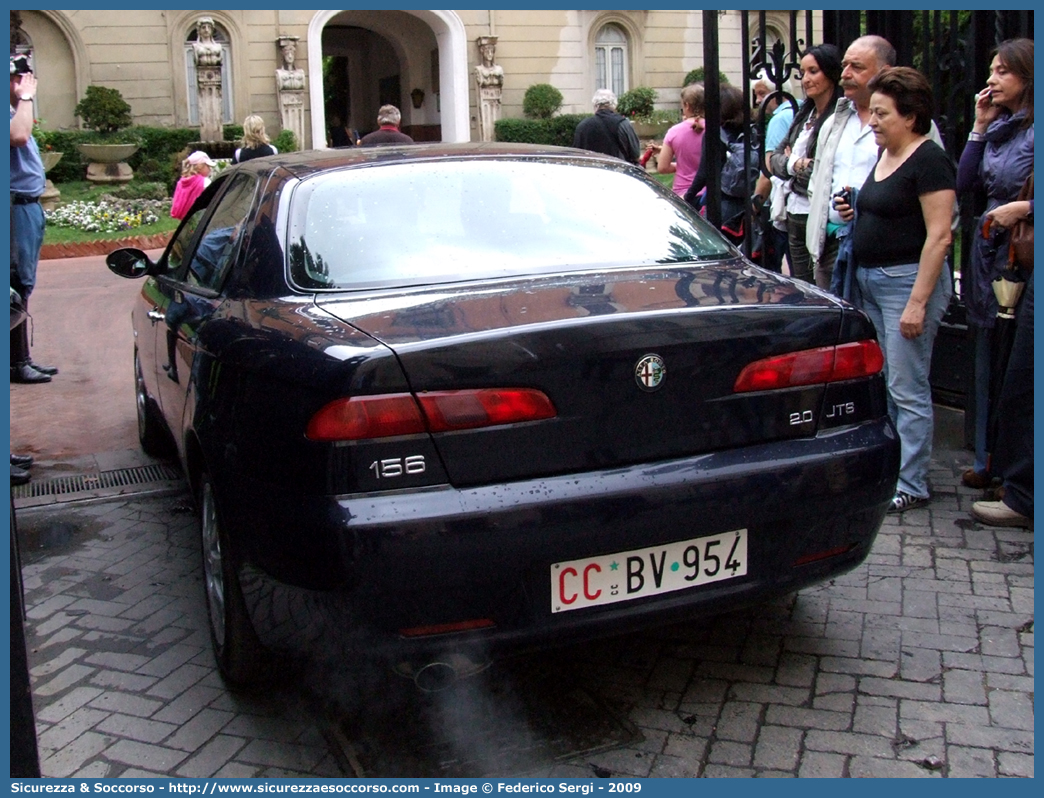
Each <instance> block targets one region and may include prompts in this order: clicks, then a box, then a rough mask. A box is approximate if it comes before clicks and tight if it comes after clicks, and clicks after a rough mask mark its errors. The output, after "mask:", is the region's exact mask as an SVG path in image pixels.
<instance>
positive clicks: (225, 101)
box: [185, 23, 235, 125]
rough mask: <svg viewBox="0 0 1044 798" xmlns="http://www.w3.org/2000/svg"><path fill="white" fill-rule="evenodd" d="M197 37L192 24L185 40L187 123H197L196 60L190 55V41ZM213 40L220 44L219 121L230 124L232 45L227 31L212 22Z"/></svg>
mask: <svg viewBox="0 0 1044 798" xmlns="http://www.w3.org/2000/svg"><path fill="white" fill-rule="evenodd" d="M198 39H199V31H198V30H197V29H196V27H195V26H193V28H192V30H190V31H189V35H188V38H187V39H186V40H185V80H186V82H187V83H186V85H187V88H188V92H187V93H188V112H189V124H190V125H198V124H199V92H198V91H197V90H196V60H195V58H193V56H192V43H193V42H194V41H196V40H198ZM214 41H216V42H218V43H219V44H220V45H221V121H222V122H223V123H225V124H226V125H227V124H230V123H231V122H233V121H234V120H235V116H234V115H233V108H232V47H231V45H230V43H229V38H228V33H227V32H226V31H225V29H224V28H222V27H221V26H220V25H218V24H217V23H214Z"/></svg>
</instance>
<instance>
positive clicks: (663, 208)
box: [289, 159, 735, 290]
mask: <svg viewBox="0 0 1044 798" xmlns="http://www.w3.org/2000/svg"><path fill="white" fill-rule="evenodd" d="M734 254H735V251H734V250H732V249H731V248H730V247H729V245H728V244H727V243H726V242H725V241H724V239H722V237H721V236H720V235H719V234H718V233H717V231H715V230H714V229H713V228H712V227H711V226H710V225H709V224H707V223H706V222H705V221H704V220H703V219H701V218H700V217H699V216H697V215H696V214H695V213H693V212H692V210H691V209H690V208H689V206H687V205H686V204H685V203H683V202H681V201H680V200H678V199H676V198H674V196H673V195H672V194H670V192H667V191H661V190H660V189H659V187H658V186H656V185H653V184H652V183H651V182H650V181H646V180H643V179H641V178H638V177H636V176H635V175H633V174H629V173H628V172H627V170H625V169H615V168H612V167H609V166H605V165H582V164H580V163H577V162H573V161H555V160H536V159H526V160H521V159H520V160H504V159H499V160H493V159H474V160H440V161H431V162H428V161H424V162H412V163H402V164H390V165H389V164H381V165H375V166H367V167H361V168H351V169H344V170H339V171H336V172H330V173H326V174H322V175H319V176H316V177H313V178H310V179H308V180H306V181H304V182H303V183H302V184H301V185H300V186H298V188H297V189H296V190H295V192H294V196H293V201H292V211H291V225H290V247H289V258H290V273H291V279H292V281H293V283H294V284H295V285H296V286H298V287H300V288H305V289H309V290H322V289H339V290H344V289H369V288H376V287H386V286H410V285H432V284H439V283H447V282H458V281H461V280H472V279H489V278H495V277H518V276H524V275H529V274H533V275H536V274H546V273H549V272H558V271H571V270H583V269H591V268H613V267H616V266H634V265H645V264H666V263H672V264H674V263H686V262H692V261H705V260H713V259H720V258H723V257H730V256H732V255H734Z"/></svg>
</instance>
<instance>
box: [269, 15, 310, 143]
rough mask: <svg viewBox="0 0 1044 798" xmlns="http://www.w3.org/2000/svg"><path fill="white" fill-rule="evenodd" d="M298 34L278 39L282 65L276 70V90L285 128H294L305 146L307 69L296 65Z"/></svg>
mask: <svg viewBox="0 0 1044 798" xmlns="http://www.w3.org/2000/svg"><path fill="white" fill-rule="evenodd" d="M297 41H298V37H297V36H287V35H283V36H280V37H279V38H278V39H277V40H276V44H277V46H278V47H279V54H280V58H281V60H282V66H281V67H280V68H279V69H277V70H276V90H277V92H278V97H279V113H280V116H281V119H282V122H283V130H292V131H293V132H294V135H295V136H296V137H297V144H298V146H299V147H303V146H304V104H305V103H304V100H305V71H304V70H303V69H298V68H296V67H295V66H294V63H295V62H296V60H297Z"/></svg>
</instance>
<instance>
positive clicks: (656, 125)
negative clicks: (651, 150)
mask: <svg viewBox="0 0 1044 798" xmlns="http://www.w3.org/2000/svg"><path fill="white" fill-rule="evenodd" d="M673 124H675V123H674V122H631V125H632V126H633V127H634V132H635V133H637V134H638V138H640V139H662V138H663V137H664V136H665V135H667V131H668V130H670V129H671V125H673Z"/></svg>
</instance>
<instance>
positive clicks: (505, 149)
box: [236, 142, 624, 178]
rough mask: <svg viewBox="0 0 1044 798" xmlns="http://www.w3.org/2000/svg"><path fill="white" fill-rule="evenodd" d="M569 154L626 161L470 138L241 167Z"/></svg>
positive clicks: (289, 156) (277, 158)
mask: <svg viewBox="0 0 1044 798" xmlns="http://www.w3.org/2000/svg"><path fill="white" fill-rule="evenodd" d="M552 157H553V158H568V159H569V160H573V161H576V160H586V161H590V162H591V163H592V164H597V163H603V164H604V163H608V164H614V165H616V166H622V165H623V164H624V162H623V161H621V160H620V159H619V158H612V157H610V156H607V155H601V154H599V153H595V152H591V151H589V150H580V149H574V148H572V147H553V146H549V145H539V144H508V143H502V142H479V143H474V142H469V143H463V144H447V143H443V142H438V143H424V144H404V145H395V146H387V145H386V146H379V147H344V148H339V149H324V150H306V151H304V152H291V153H285V154H284V153H280V154H278V155H270V156H267V157H264V158H255V159H253V160H250V161H247V162H246V163H244V164H240V165H239V166H237V167H236V169H237V171H249V172H258V173H271V172H275V171H278V170H280V169H282V170H286V171H287V172H289V173H291V174H292V175H294V176H295V177H298V178H306V177H308V176H309V175H312V174H316V173H318V172H325V171H327V170H330V169H339V168H342V167H346V166H356V165H364V164H365V165H376V164H381V163H404V162H410V161H430V160H433V159H440V158H451V159H459V158H506V159H512V158H552Z"/></svg>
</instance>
